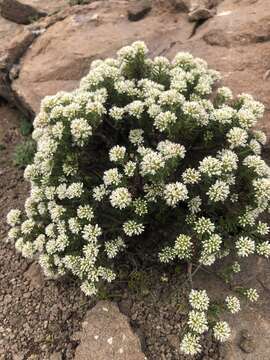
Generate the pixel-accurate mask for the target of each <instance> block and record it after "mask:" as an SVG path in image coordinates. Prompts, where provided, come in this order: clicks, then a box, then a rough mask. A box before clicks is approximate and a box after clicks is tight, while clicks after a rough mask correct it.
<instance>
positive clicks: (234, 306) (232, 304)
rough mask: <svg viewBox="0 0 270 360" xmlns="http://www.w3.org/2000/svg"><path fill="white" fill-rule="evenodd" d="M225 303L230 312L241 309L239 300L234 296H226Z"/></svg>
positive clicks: (233, 312)
mask: <svg viewBox="0 0 270 360" xmlns="http://www.w3.org/2000/svg"><path fill="white" fill-rule="evenodd" d="M225 303H226V306H227V308H228V310H229V311H230V312H231V313H232V314H235V313H237V312H239V311H240V309H241V306H240V301H239V299H238V298H237V297H236V296H227V297H226V299H225Z"/></svg>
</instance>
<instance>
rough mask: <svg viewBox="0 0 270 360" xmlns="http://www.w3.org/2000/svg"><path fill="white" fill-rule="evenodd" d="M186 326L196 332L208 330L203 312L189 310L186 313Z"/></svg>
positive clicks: (200, 332) (201, 332)
mask: <svg viewBox="0 0 270 360" xmlns="http://www.w3.org/2000/svg"><path fill="white" fill-rule="evenodd" d="M188 326H189V327H190V329H191V330H192V331H194V332H195V333H197V334H203V333H204V332H205V331H207V330H208V325H207V318H206V315H205V313H204V312H202V311H195V310H191V311H190V313H189V314H188Z"/></svg>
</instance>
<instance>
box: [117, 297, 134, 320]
mask: <svg viewBox="0 0 270 360" xmlns="http://www.w3.org/2000/svg"><path fill="white" fill-rule="evenodd" d="M118 306H119V310H120V311H121V313H123V314H124V315H126V316H130V311H131V308H132V300H131V299H130V298H128V299H123V300H121V301H120V302H119V303H118Z"/></svg>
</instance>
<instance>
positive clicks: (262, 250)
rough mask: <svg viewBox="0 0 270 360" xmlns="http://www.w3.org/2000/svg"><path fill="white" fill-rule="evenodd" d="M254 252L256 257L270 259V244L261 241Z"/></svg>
mask: <svg viewBox="0 0 270 360" xmlns="http://www.w3.org/2000/svg"><path fill="white" fill-rule="evenodd" d="M256 252H257V254H258V255H261V256H264V257H266V258H269V257H270V242H269V241H263V242H261V243H260V244H258V245H257V246H256Z"/></svg>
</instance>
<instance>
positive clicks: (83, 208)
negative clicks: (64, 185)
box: [77, 205, 94, 221]
mask: <svg viewBox="0 0 270 360" xmlns="http://www.w3.org/2000/svg"><path fill="white" fill-rule="evenodd" d="M77 215H78V218H79V219H86V220H88V221H91V220H92V219H93V218H94V212H93V209H92V208H91V206H89V205H80V206H79V207H78V209H77Z"/></svg>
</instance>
